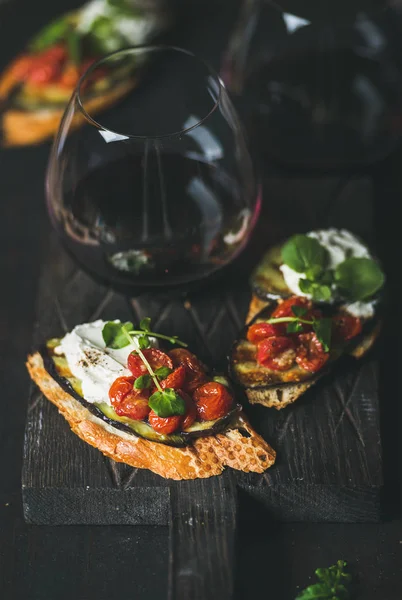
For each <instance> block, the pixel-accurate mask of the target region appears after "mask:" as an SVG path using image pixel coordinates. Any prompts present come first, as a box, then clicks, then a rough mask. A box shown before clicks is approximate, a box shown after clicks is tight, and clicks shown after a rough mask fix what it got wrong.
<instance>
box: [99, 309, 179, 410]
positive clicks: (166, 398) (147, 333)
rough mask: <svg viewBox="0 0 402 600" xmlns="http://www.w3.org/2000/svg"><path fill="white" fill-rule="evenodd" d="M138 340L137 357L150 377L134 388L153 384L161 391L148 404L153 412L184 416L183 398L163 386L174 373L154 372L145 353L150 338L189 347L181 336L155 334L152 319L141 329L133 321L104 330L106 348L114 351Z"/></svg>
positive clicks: (112, 324)
mask: <svg viewBox="0 0 402 600" xmlns="http://www.w3.org/2000/svg"><path fill="white" fill-rule="evenodd" d="M134 336H137V337H136V339H137V340H138V344H137V347H136V349H135V350H134V353H137V354H138V356H139V357H140V358H141V360H142V362H143V363H144V365H145V367H146V369H147V371H148V373H149V375H147V374H145V375H141V376H140V377H137V379H136V380H135V381H134V388H135V389H137V390H142V389H147V388H149V387H151V384H152V382H153V383H154V385H155V387H156V390H157V391H156V392H155V393H154V394H152V395H151V397H150V398H149V402H148V404H149V406H150V407H151V408H152V410H153V411H154V412H155V413H156V414H157V415H158V416H159V417H170V416H172V415H184V414H185V411H186V405H185V402H184V400H183V398H182V397H181V396H179V394H177V392H176V391H175V390H173V389H171V388H165V389H162V386H161V384H160V382H159V380H160V379H165V378H166V377H167V376H168V375H169V373H170V369H169V368H167V367H160V368H158V369H156V371H154V370H153V369H152V367H151V365H150V363H149V361H148V359H147V357H146V356H145V354H144V352H143V350H146V349H147V348H150V347H151V341H150V339H149V338H150V337H155V338H160V339H163V340H167V341H168V342H170V343H171V344H178V345H180V346H183V347H187V344H185V343H184V342H182V341H181V340H179V339H178V337H177V336H167V335H163V334H161V333H155V332H153V331H151V319H150V318H149V317H147V318H146V319H142V321H141V323H140V325H139V329H134V326H133V324H132V323H131V322H130V321H127V322H126V323H121V322H119V321H118V322H116V321H108V322H107V323H105V325H104V326H103V329H102V337H103V341H104V342H105V345H106V347H107V348H112V349H114V350H118V349H120V348H125V347H126V346H129V345H134V344H135V338H134Z"/></svg>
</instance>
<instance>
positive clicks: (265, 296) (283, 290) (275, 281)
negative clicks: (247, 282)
mask: <svg viewBox="0 0 402 600" xmlns="http://www.w3.org/2000/svg"><path fill="white" fill-rule="evenodd" d="M281 248H282V245H280V246H274V247H273V248H271V249H270V250H268V252H266V253H265V254H264V256H263V257H262V259H261V261H260V262H259V263H258V265H257V267H256V268H255V269H254V271H253V273H252V275H251V288H252V290H253V293H254V294H255V295H256V296H257V298H259V299H260V300H264V301H266V302H269V301H271V300H278V299H279V298H288V297H289V296H291V295H292V292H291V291H290V290H289V288H288V286H287V285H286V282H285V280H284V278H283V275H282V271H281V270H280V268H279V267H280V266H281V265H282V264H283V261H282V256H281Z"/></svg>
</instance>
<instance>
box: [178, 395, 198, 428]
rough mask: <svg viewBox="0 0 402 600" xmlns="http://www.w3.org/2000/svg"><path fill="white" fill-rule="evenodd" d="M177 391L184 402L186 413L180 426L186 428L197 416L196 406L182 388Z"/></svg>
mask: <svg viewBox="0 0 402 600" xmlns="http://www.w3.org/2000/svg"><path fill="white" fill-rule="evenodd" d="M178 393H179V395H180V396H181V397H182V398H183V400H184V402H185V403H186V414H185V417H184V419H183V423H182V426H181V428H182V429H187V427H190V426H191V425H192V424H193V423H194V421H195V420H196V418H197V408H196V406H195V404H194V402H193V400H192V398H191V397H190V396H189V395H188V394H186V392H184V391H183V390H178Z"/></svg>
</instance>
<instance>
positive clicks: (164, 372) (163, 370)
mask: <svg viewBox="0 0 402 600" xmlns="http://www.w3.org/2000/svg"><path fill="white" fill-rule="evenodd" d="M172 371H173V369H169V367H159V369H156V371H155V375H156V376H157V378H158V379H166V377H167V376H168V375H170V373H172Z"/></svg>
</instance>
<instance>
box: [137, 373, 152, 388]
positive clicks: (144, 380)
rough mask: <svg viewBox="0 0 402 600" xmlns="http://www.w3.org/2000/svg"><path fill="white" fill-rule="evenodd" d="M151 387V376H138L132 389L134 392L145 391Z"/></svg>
mask: <svg viewBox="0 0 402 600" xmlns="http://www.w3.org/2000/svg"><path fill="white" fill-rule="evenodd" d="M151 385H152V377H151V375H140V377H137V379H136V380H135V381H134V387H135V389H136V390H146V389H148V388H149V387H151Z"/></svg>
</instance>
